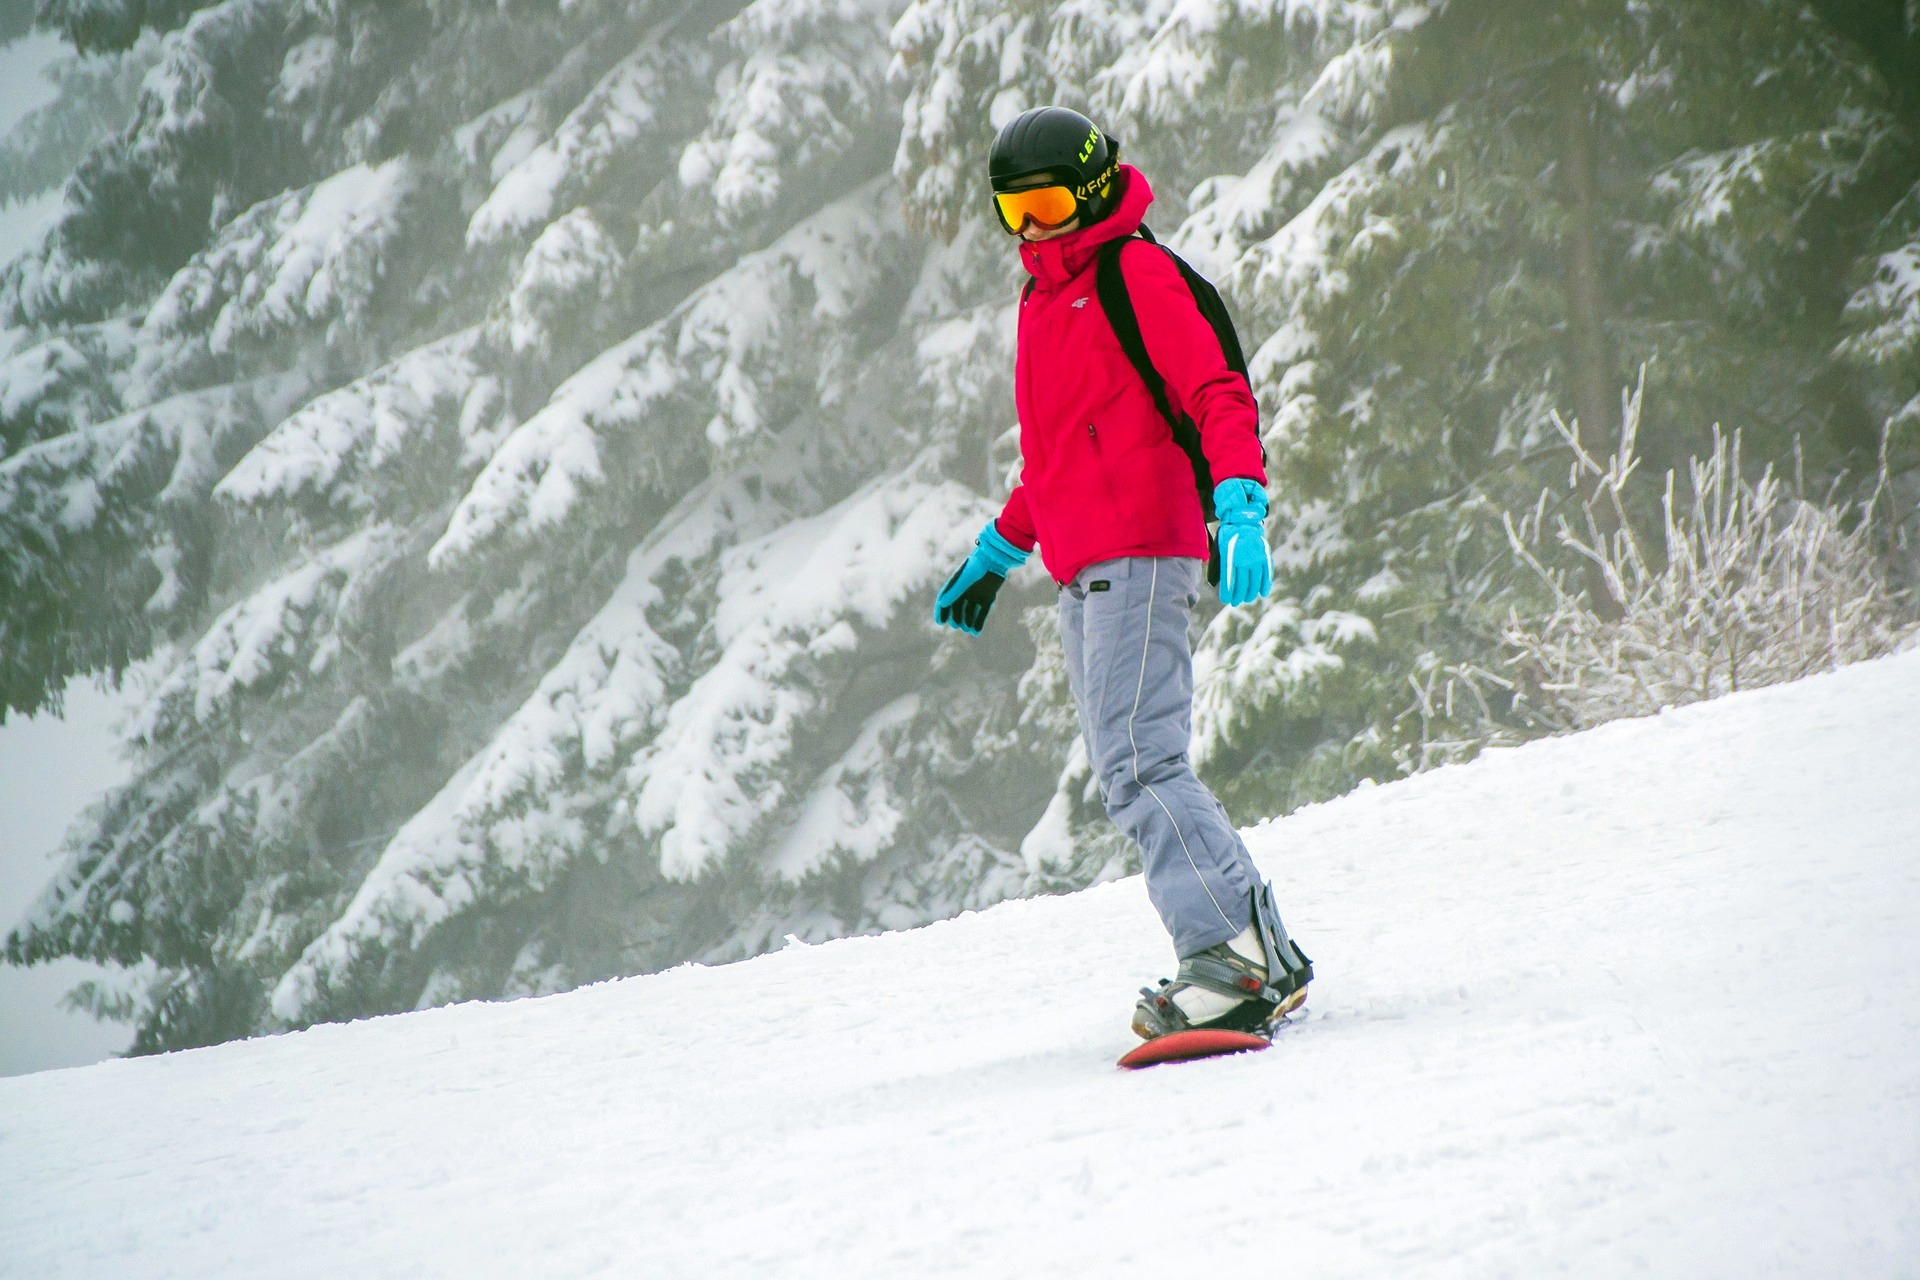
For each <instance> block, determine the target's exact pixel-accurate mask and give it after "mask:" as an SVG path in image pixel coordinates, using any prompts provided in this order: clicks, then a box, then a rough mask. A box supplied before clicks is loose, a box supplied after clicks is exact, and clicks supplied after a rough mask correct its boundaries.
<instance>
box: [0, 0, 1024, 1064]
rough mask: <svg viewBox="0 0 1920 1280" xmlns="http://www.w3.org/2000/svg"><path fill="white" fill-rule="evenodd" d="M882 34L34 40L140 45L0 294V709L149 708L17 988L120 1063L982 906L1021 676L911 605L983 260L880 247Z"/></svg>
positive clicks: (72, 857)
mask: <svg viewBox="0 0 1920 1280" xmlns="http://www.w3.org/2000/svg"><path fill="white" fill-rule="evenodd" d="M83 8H84V9H85V10H86V12H85V13H83V12H82V10H83ZM89 14H91V15H93V16H87V15H89ZM116 15H117V16H116ZM892 17H893V15H892V14H891V13H890V12H889V10H888V9H887V7H886V6H885V5H882V4H872V3H857V2H852V0H849V2H846V3H837V4H828V5H819V4H808V3H800V2H798V0H759V2H758V3H753V4H746V5H741V4H719V3H712V4H701V3H679V4H652V3H646V2H644V0H635V2H632V3H628V2H625V0H582V2H579V3H570V4H563V5H559V6H557V7H556V6H553V5H547V4H534V3H513V4H502V5H496V4H491V3H487V4H465V5H463V4H445V5H432V6H389V5H383V4H376V3H364V4H363V3H343V2H330V0H312V2H307V0H222V2H220V3H215V4H209V5H204V6H198V7H197V12H192V13H190V14H189V13H187V12H186V11H185V8H169V7H155V6H145V7H144V8H143V7H141V6H137V5H127V6H119V7H117V8H115V9H114V11H113V13H108V12H107V9H106V8H105V7H102V6H81V5H79V4H75V5H72V6H69V7H66V8H62V7H60V6H57V5H55V6H49V16H48V17H47V18H46V19H45V20H47V21H51V22H53V23H54V24H55V25H60V24H62V23H65V24H66V25H67V26H68V28H69V29H70V30H71V31H72V32H73V33H74V34H75V36H76V38H78V39H83V40H84V41H85V42H87V43H89V44H91V45H105V44H115V43H119V44H125V43H127V42H128V41H130V40H133V39H134V38H135V36H136V35H137V33H138V32H139V30H140V29H141V28H142V27H143V26H146V27H156V28H160V29H161V34H159V35H158V36H152V35H150V36H148V37H146V38H147V40H149V41H152V42H153V46H154V47H153V69H152V70H151V71H150V72H149V73H148V74H147V75H146V77H145V80H144V83H143V85H142V88H141V90H140V94H139V97H138V101H137V104H136V105H135V108H134V114H133V116H132V118H131V120H130V121H128V122H127V124H126V126H125V127H124V128H123V129H121V130H119V131H117V132H116V133H115V134H114V135H113V136H111V137H110V138H108V139H106V140H105V141H103V142H101V143H100V144H98V145H96V146H95V147H94V148H93V149H92V150H91V151H89V152H88V154H87V156H86V158H85V159H84V160H83V161H82V162H81V165H80V167H79V170H78V171H77V173H76V174H75V175H74V177H73V178H72V179H71V180H70V181H69V183H68V187H67V207H66V209H65V211H64V213H63V215H62V217H61V220H60V222H59V224H58V226H57V227H56V228H55V230H54V231H53V232H52V233H51V234H50V235H49V237H48V239H47V241H46V243H45V244H44V245H43V246H42V247H41V248H40V249H39V250H38V251H37V252H35V253H32V254H30V255H28V256H27V257H26V258H24V259H22V260H21V261H19V262H17V263H15V264H13V265H12V266H11V267H10V268H9V269H8V271H7V274H6V277H5V283H4V301H5V305H6V308H7V313H8V319H9V323H10V324H11V325H12V326H13V327H14V328H15V330H16V331H18V334H17V336H18V338H19V339H20V340H19V341H18V343H17V344H16V345H17V350H16V353H15V356H14V360H15V362H16V367H28V366H30V367H32V368H35V369H41V370H44V371H46V372H47V377H46V379H44V380H43V381H44V386H45V390H44V391H42V392H36V393H35V394H33V395H30V396H26V397H23V398H22V399H21V403H20V405H19V406H18V410H17V412H15V411H11V410H10V416H9V423H8V426H9V434H8V453H7V456H6V457H5V459H4V461H0V522H3V523H0V566H3V568H0V572H4V574H5V576H6V581H5V590H6V596H7V607H6V622H5V625H6V628H7V641H8V642H7V643H6V644H5V645H4V646H3V647H4V649H5V653H6V664H7V665H6V677H7V684H6V695H7V703H8V705H9V706H10V707H12V708H14V709H30V708H32V707H34V706H36V705H40V704H41V703H43V702H45V701H46V700H47V699H48V698H49V697H51V696H53V695H54V694H55V693H56V692H57V690H58V688H59V687H60V685H61V684H62V683H63V682H64V681H65V680H66V679H67V678H69V677H71V676H72V675H74V674H76V673H92V672H116V671H119V670H121V669H123V668H124V667H125V666H126V665H127V664H128V663H130V662H132V661H134V660H137V659H140V658H142V657H145V656H147V655H149V654H154V655H157V663H158V670H159V672H160V674H159V675H158V677H157V684H156V687H155V688H154V690H153V692H152V694H151V696H150V697H149V698H148V700H147V703H146V705H145V708H144V710H143V711H142V713H141V715H140V716H139V718H138V721H137V724H136V725H135V727H134V729H133V735H132V736H133V746H134V748H135V751H136V758H137V761H138V764H139V772H138V775H137V777H136V778H135V780H134V781H133V782H132V783H131V784H129V785H128V786H126V787H125V788H123V789H121V790H120V791H119V792H117V793H115V794H113V795H111V796H110V797H108V798H107V800H106V801H105V802H104V803H103V805H102V806H101V807H100V809H99V811H98V812H97V813H95V814H94V815H93V816H92V817H91V819H90V820H89V821H88V822H86V823H85V824H83V827H82V828H81V829H80V830H78V831H76V832H75V834H74V835H73V837H72V839H71V848H70V852H69V861H68V864H67V867H66V869H65V870H64V871H63V872H62V874H61V875H60V877H59V878H58V880H57V881H56V882H55V883H54V884H53V885H52V886H51V887H50V888H49V890H48V891H47V893H46V895H45V896H44V898H43V899H42V901H41V903H40V905H39V907H38V908H37V909H36V911H35V912H34V914H33V915H32V916H31V918H30V919H29V920H28V921H27V922H25V924H24V925H22V927H20V928H19V929H18V930H16V931H15V933H14V934H13V936H12V937H11V938H10V940H9V944H8V955H9V958H10V959H12V960H13V961H14V962H16V963H18V962H31V961H33V960H35V959H38V958H41V957H46V956H52V955H58V954H80V955H86V956H90V957H93V958H95V959H99V960H105V961H113V962H118V963H120V964H124V965H128V966H136V965H137V966H140V968H139V974H140V982H141V984H142V990H141V991H140V992H139V993H137V994H138V997H139V998H138V999H137V1000H136V1001H135V1002H134V1003H133V1005H132V1006H131V1010H130V1012H131V1013H132V1016H134V1017H135V1018H136V1020H137V1021H138V1023H139V1036H138V1039H137V1041H136V1044H137V1047H139V1048H141V1049H157V1048H167V1047H175V1046H179V1045H186V1044H196V1043H204V1042H208V1041H211V1040H216V1039H221V1038H227V1037H231V1036H236V1035H244V1034H248V1033H250V1032H253V1031H257V1030H260V1029H263V1028H270V1027H273V1026H281V1025H291V1024H300V1023H305V1022H309V1021H313V1020H316V1019H321V1018H334V1017H343V1016H350V1015H353V1014H358V1013H366V1012H374V1011H379V1010H389V1009H394V1008H405V1007H410V1006H413V1005H415V1004H418V1003H421V1002H436V1001H442V1000H448V999H454V998H459V997H463V996H478V995H497V994H501V993H509V994H511V993H520V992H527V991H535V990H547V989H553V988H556V987H560V986H565V985H571V984H573V983H577V982H580V981H584V980H589V979H593V978H597V977H602V976H607V975H610V974H616V973H622V972H631V971H635V970H638V969H643V968H650V967H658V966H661V965H665V964H670V963H674V962H677V961H680V960H684V959H688V958H715V957H728V956H737V955H741V954H746V953H750V952H752V951H754V950H758V949H761V948H763V947H765V946H767V945H769V944H771V943H777V941H778V940H779V939H780V938H781V937H782V936H783V935H785V934H788V933H794V934H798V935H801V936H803V937H810V938H819V937H825V936H831V935H834V934H839V933H845V932H851V931H859V930H862V929H872V928H877V927H886V926H897V925H904V924H910V923H916V922H920V921H924V920H927V919H931V918H935V917H937V916H941V915H946V914H951V913H952V912H954V911H956V910H959V909H962V908H965V907H968V906H972V905H979V904H984V903H986V902H990V901H993V900H996V899H998V898H1000V897H1004V896H1006V895H1007V894H1009V893H1012V892H1015V891H1017V890H1018V889H1019V888H1020V887H1021V885H1022V883H1023V880H1024V871H1025V869H1024V867H1023V866H1022V864H1021V863H1020V862H1019V860H1018V855H1017V853H1016V849H1017V846H1018V842H1019V840H1020V838H1021V836H1022V835H1023V834H1024V833H1025V831H1026V829H1027V827H1028V826H1029V825H1031V821H1032V817H1033V815H1034V814H1036V813H1038V812H1039V810H1040V808H1041V807H1042V805H1043V804H1044V801H1045V797H1046V794H1047V791H1048V790H1049V785H1048V783H1047V781H1046V778H1045V776H1044V775H1035V774H1034V772H1033V771H1032V770H1031V769H1030V768H1025V767H1023V766H1025V765H1026V762H1027V761H1028V760H1030V759H1031V758H1032V756H1033V755H1034V754H1035V751H1036V749H1037V748H1038V746H1039V744H1038V743H1037V742H1036V739H1035V735H1036V734H1038V733H1039V732H1041V730H1039V729H1037V728H1035V727H1033V726H1032V725H1030V724H1029V725H1023V724H1022V722H1021V720H1020V718H1019V714H1018V707H1017V702H1016V681H1017V679H1018V677H1019V675H1020V673H1021V672H1022V671H1023V670H1024V669H1025V668H1026V666H1027V665H1028V664H1029V662H1030V661H1031V650H1030V648H1029V642H1028V640H1027V637H1026V635H1025V633H1024V631H1023V630H1022V629H1021V628H1019V627H1018V626H1015V625H1007V626H1004V627H1002V628H997V629H996V636H995V638H994V640H993V641H992V642H990V643H986V644H962V643H957V642H954V641H951V640H945V639H942V638H940V637H939V636H937V635H936V633H935V632H934V629H933V628H932V627H931V625H930V619H929V618H928V617H927V602H928V600H929V598H930V595H931V591H932V589H933V587H934V586H935V585H936V584H937V582H938V580H939V578H940V577H941V576H942V575H944V573H946V572H947V571H948V570H949V569H950V567H951V564H952V563H953V562H954V561H955V560H956V559H957V558H958V557H959V556H960V555H961V554H963V553H964V550H965V548H966V546H967V544H968V542H969V541H970V539H971V537H972V535H973V533H974V532H975V531H976V530H977V528H978V527H979V524H980V523H981V522H982V521H983V520H984V519H985V517H986V515H987V514H988V513H989V512H990V511H991V509H992V507H991V504H990V503H989V502H988V501H987V500H986V499H985V498H983V497H982V496H981V493H980V490H982V489H984V488H986V487H987V486H988V482H989V480H988V478H989V474H990V461H989V457H988V453H987V450H986V448H985V444H986V442H987V441H988V440H990V439H991V438H992V437H993V436H994V435H997V434H999V431H1000V430H1001V429H1002V428H1003V427H1004V425H1005V422H1004V419H1005V418H1006V417H1007V416H1008V408H1007V406H1008V395H1007V387H1006V375H1005V373H1004V372H1002V371H1001V366H1004V365H1005V364H1006V363H1007V362H1006V359H1005V355H1006V351H1007V345H1008V342H1007V340H1008V336H1009V335H1008V332H1007V325H1006V321H1007V319H1008V316H1007V314H1006V311H1005V306H1004V302H1005V300H1006V298H1007V297H1008V296H1010V291H1011V285H1012V278H1011V274H1010V272H1009V270H1008V268H1009V267H1010V266H1011V264H1010V263H1009V262H1007V261H1005V260H1003V259H992V258H989V257H988V256H987V255H986V254H984V253H983V252H982V243H983V242H982V239H981V235H980V232H981V231H983V230H984V228H980V229H976V231H975V232H973V233H972V234H969V235H963V236H962V237H960V238H959V239H958V240H956V241H955V242H954V243H952V244H950V245H949V244H944V243H940V242H935V241H929V240H927V239H926V238H925V237H922V236H918V235H915V234H914V233H912V232H911V231H910V230H909V228H908V225H907V221H906V218H905V217H904V214H903V210H902V207H901V202H900V200H899V197H898V195H897V187H896V186H895V184H894V182H893V181H892V179H891V178H890V177H889V176H888V168H889V166H890V165H891V163H892V159H893V152H894V147H895V142H896V139H897V132H898V115H897V102H896V99H895V97H894V96H893V93H892V91H891V90H890V88H889V86H888V84H887V79H886V73H887V66H888V59H889V56H890V54H889V47H888V43H887V37H888V30H889V26H890V22H891V20H892ZM109 19H112V21H109ZM116 23H117V25H116ZM82 28H84V31H85V32H86V34H85V35H84V36H83V35H81V34H80V32H81V30H82ZM136 47H137V48H138V47H142V46H136ZM988 263H991V266H990V267H989V268H987V270H988V273H989V274H988V277H987V278H986V279H982V278H981V276H980V272H981V270H982V269H983V266H984V265H985V264H988ZM995 294H997V295H999V299H1000V301H1001V303H1002V305H1001V306H1000V307H998V308H987V307H982V306H977V305H976V303H977V302H978V301H979V299H981V298H983V297H986V296H990V295H995ZM978 348H991V349H995V350H997V351H998V353H999V355H1000V357H1001V358H1000V359H999V360H978V361H974V360H973V359H972V357H973V353H974V352H975V350H976V349H978ZM963 374H964V375H966V376H969V377H975V378H977V379H979V381H978V382H977V384H974V385H964V384H963V382H962V380H961V375H963ZM9 385H10V386H16V385H21V384H19V383H18V382H16V381H15V380H14V378H13V377H12V376H10V377H9ZM996 404H997V406H998V407H997V408H996V407H995V406H996ZM987 423H992V424H993V430H991V431H988V430H985V429H983V426H984V424H987ZM957 479H964V480H965V481H966V482H967V483H966V484H961V483H956V480H957ZM1018 605H1019V599H1018V595H1017V593H1016V594H1015V595H1014V596H1013V597H1012V598H1010V600H1009V602H1008V609H1009V612H1010V613H1014V612H1017V607H1018ZM1016 621H1017V618H1016ZM1058 749H1059V744H1058V743H1057V742H1051V743H1048V744H1047V745H1046V748H1045V750H1046V753H1047V754H1049V755H1051V754H1055V753H1057V751H1058ZM101 1000H102V1002H103V1003H106V1002H108V1001H109V997H107V996H105V995H102V996H101Z"/></svg>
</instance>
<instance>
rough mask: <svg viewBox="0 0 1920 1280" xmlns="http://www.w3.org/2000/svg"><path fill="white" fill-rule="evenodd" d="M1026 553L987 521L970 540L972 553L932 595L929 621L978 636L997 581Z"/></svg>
mask: <svg viewBox="0 0 1920 1280" xmlns="http://www.w3.org/2000/svg"><path fill="white" fill-rule="evenodd" d="M1030 554H1032V553H1031V552H1027V551H1022V550H1021V549H1020V548H1018V547H1016V546H1014V545H1013V544H1012V543H1011V542H1008V541H1007V540H1006V539H1005V538H1003V537H1001V536H1000V529H999V526H997V525H996V524H994V522H993V521H991V520H989V521H987V527H986V528H984V529H982V530H981V531H980V536H979V538H978V539H976V540H975V541H974V544H973V554H972V555H970V556H968V557H967V562H966V563H965V564H963V565H961V566H960V567H959V568H958V569H956V570H954V571H953V576H952V577H951V578H948V579H947V585H946V586H944V587H941V588H940V594H939V595H938V596H936V597H935V598H934V601H933V620H934V621H935V622H937V623H939V624H940V625H941V626H943V627H952V628H954V629H955V630H957V631H964V632H966V633H967V634H968V635H970V636H977V635H979V634H980V628H981V627H983V626H985V625H986V623H987V611H988V610H989V609H991V608H993V598H994V597H995V596H996V595H998V594H1000V584H1001V583H1003V582H1005V581H1006V580H1007V575H1008V574H1009V573H1011V572H1013V571H1014V570H1015V569H1018V568H1019V567H1020V566H1021V565H1023V564H1025V563H1026V562H1027V557H1028V556H1029V555H1030Z"/></svg>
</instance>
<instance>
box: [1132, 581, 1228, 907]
mask: <svg viewBox="0 0 1920 1280" xmlns="http://www.w3.org/2000/svg"><path fill="white" fill-rule="evenodd" d="M1159 590H1160V561H1159V560H1158V559H1157V558H1156V559H1154V561H1153V577H1152V578H1150V579H1148V583H1147V638H1146V639H1145V640H1144V641H1142V642H1141V645H1140V680H1139V682H1138V683H1137V684H1136V685H1134V689H1133V713H1132V714H1131V715H1129V716H1128V717H1127V741H1128V742H1129V743H1131V744H1132V746H1133V781H1134V785H1136V786H1138V787H1139V788H1140V789H1141V790H1142V791H1145V792H1146V793H1147V794H1148V795H1150V796H1152V797H1153V802H1154V803H1155V804H1157V805H1159V806H1160V812H1162V813H1164V814H1166V815H1167V821H1168V822H1169V823H1171V824H1172V825H1173V834H1174V837H1175V838H1176V839H1178V840H1179V841H1180V852H1182V853H1184V854H1186V855H1187V865H1188V866H1190V867H1192V868H1193V878H1194V879H1196V880H1198V881H1199V882H1200V887H1201V888H1202V889H1205V890H1206V891H1207V901H1209V902H1211V903H1212V904H1213V909H1214V910H1215V911H1218V912H1219V913H1220V918H1221V919H1222V920H1224V921H1225V922H1226V923H1227V924H1228V925H1230V926H1233V927H1236V928H1237V927H1238V926H1234V925H1233V917H1232V916H1230V915H1228V914H1227V911H1226V908H1225V907H1222V906H1221V905H1220V899H1218V898H1216V897H1214V896H1213V889H1212V887H1211V886H1210V885H1208V884H1207V878H1206V877H1205V876H1203V875H1201V874H1200V864H1199V863H1197V862H1195V861H1194V860H1193V850H1191V849H1189V848H1187V837H1186V836H1185V835H1183V834H1182V833H1181V831H1180V823H1179V821H1178V820H1177V819H1176V818H1175V817H1174V816H1173V810H1171V809H1169V808H1167V802H1166V801H1165V800H1162V799H1161V798H1160V793H1159V792H1158V791H1155V790H1154V789H1153V788H1152V787H1150V786H1148V785H1147V784H1146V783H1145V782H1144V781H1142V780H1141V777H1140V742H1139V740H1138V739H1136V738H1135V737H1134V736H1133V722H1134V720H1135V719H1137V718H1138V717H1139V715H1140V696H1141V695H1142V694H1143V693H1145V692H1146V688H1147V654H1148V653H1149V652H1151V651H1152V648H1153V601H1154V597H1155V595H1156V593H1157V592H1158V591H1159Z"/></svg>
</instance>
